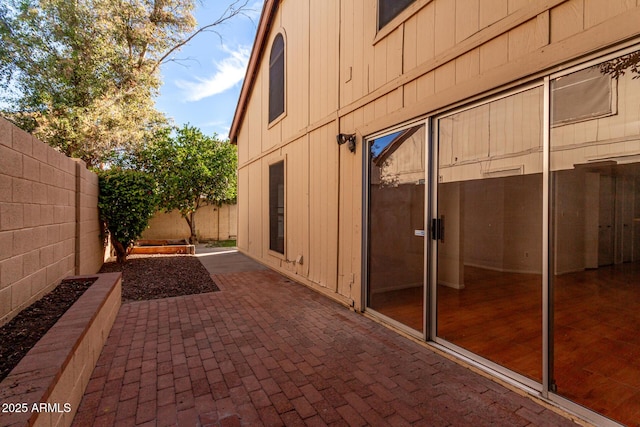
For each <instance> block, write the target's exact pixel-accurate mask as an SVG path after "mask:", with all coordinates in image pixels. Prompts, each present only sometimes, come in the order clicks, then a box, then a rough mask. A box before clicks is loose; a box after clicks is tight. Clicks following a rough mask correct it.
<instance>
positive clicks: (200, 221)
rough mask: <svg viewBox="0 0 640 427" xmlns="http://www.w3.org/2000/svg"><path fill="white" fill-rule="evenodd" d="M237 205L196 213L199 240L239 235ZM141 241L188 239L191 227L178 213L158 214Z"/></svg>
mask: <svg viewBox="0 0 640 427" xmlns="http://www.w3.org/2000/svg"><path fill="white" fill-rule="evenodd" d="M237 229H238V216H237V206H236V205H222V206H220V207H218V206H204V207H201V208H200V209H198V212H197V213H196V234H197V236H198V240H202V241H204V240H229V239H235V238H236V235H237V234H238V231H237ZM140 238H141V239H188V238H189V226H188V225H187V221H185V219H184V218H183V217H182V216H181V215H180V212H178V211H171V212H162V211H159V212H156V214H155V215H154V216H153V217H152V218H151V220H150V221H149V227H148V228H147V229H146V230H145V231H144V233H142V236H141V237H140Z"/></svg>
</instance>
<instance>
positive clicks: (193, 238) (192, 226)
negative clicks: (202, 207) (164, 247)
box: [185, 211, 198, 245]
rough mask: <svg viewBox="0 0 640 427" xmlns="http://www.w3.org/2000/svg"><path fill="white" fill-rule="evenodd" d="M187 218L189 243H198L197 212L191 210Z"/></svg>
mask: <svg viewBox="0 0 640 427" xmlns="http://www.w3.org/2000/svg"><path fill="white" fill-rule="evenodd" d="M185 219H186V220H187V224H189V231H190V235H189V243H191V244H192V245H196V244H198V236H197V235H196V213H195V211H194V212H191V213H189V215H188V216H186V217H185Z"/></svg>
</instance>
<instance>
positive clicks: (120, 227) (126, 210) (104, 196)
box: [98, 169, 157, 262]
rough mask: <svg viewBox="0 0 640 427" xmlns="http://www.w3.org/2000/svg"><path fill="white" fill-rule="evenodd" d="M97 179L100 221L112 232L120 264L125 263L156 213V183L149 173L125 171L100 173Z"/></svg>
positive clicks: (116, 170) (112, 240) (112, 241)
mask: <svg viewBox="0 0 640 427" xmlns="http://www.w3.org/2000/svg"><path fill="white" fill-rule="evenodd" d="M98 176H99V185H100V195H99V197H98V207H99V208H100V219H101V220H102V221H104V223H105V225H106V228H107V230H108V231H109V234H110V236H111V243H112V244H113V247H114V249H115V250H116V256H117V259H118V262H124V261H126V259H127V254H128V252H129V249H130V247H131V246H133V243H134V242H135V240H136V239H137V238H138V237H140V235H141V234H142V232H143V231H144V230H145V228H147V225H148V223H149V219H150V218H151V216H152V215H153V214H154V212H155V211H156V206H157V200H156V195H155V192H154V190H155V181H154V180H153V178H152V177H151V176H150V175H149V174H147V173H144V172H140V171H135V170H124V169H110V170H107V171H100V172H98Z"/></svg>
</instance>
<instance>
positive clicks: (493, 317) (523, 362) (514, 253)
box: [434, 86, 544, 383]
mask: <svg viewBox="0 0 640 427" xmlns="http://www.w3.org/2000/svg"><path fill="white" fill-rule="evenodd" d="M543 93H544V92H543V87H542V86H538V87H533V88H530V89H527V90H523V91H521V92H517V93H513V94H510V95H508V96H505V97H501V98H497V99H494V100H492V101H489V102H485V103H482V104H480V105H476V106H474V107H471V108H468V109H464V110H461V111H457V112H454V113H451V114H447V115H444V116H442V117H439V118H438V119H437V120H436V123H437V128H436V133H437V135H436V136H437V141H438V155H437V158H438V165H437V182H438V184H437V207H436V211H435V212H436V214H435V218H434V219H435V220H436V221H435V224H436V226H435V229H436V233H437V235H436V236H435V237H436V238H437V240H438V243H437V249H436V250H437V279H436V280H437V285H436V284H434V286H435V287H436V292H435V294H436V295H435V299H436V321H435V329H436V331H435V333H436V340H437V341H439V342H441V343H443V344H444V345H446V346H452V347H455V348H458V349H461V350H463V351H466V352H470V353H473V354H474V355H478V356H480V357H482V358H484V359H486V360H488V361H490V362H492V363H495V364H496V365H499V366H501V367H506V368H507V369H509V370H511V371H513V372H516V373H518V374H520V375H522V376H524V377H526V378H529V379H531V380H534V381H535V382H537V383H540V382H541V380H542V206H543V203H542V200H543V191H542V182H543V180H542V177H543V175H542V140H543V139H542V135H543V134H542V132H543Z"/></svg>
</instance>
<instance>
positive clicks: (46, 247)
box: [0, 118, 104, 324]
mask: <svg viewBox="0 0 640 427" xmlns="http://www.w3.org/2000/svg"><path fill="white" fill-rule="evenodd" d="M103 256H104V249H103V247H102V240H101V237H100V225H99V221H98V177H97V175H96V174H94V173H93V172H90V171H88V170H87V169H86V167H85V165H84V163H82V162H80V161H78V160H74V159H70V158H68V157H66V156H64V155H63V154H61V153H59V152H58V151H56V150H54V149H53V148H52V147H50V146H49V145H47V144H44V143H42V142H40V141H38V140H37V139H35V138H33V137H32V136H31V135H30V134H29V133H27V132H24V131H22V130H20V129H18V128H17V127H15V126H14V125H13V124H11V123H10V122H8V121H7V120H5V119H3V118H0V324H4V323H6V322H7V321H8V320H9V319H11V318H12V317H13V316H15V315H16V314H17V313H18V312H19V311H20V310H22V309H23V308H24V307H26V306H28V305H29V304H31V303H32V302H34V301H36V300H37V299H39V298H40V297H42V296H43V295H44V294H45V293H47V292H49V291H50V290H51V289H52V288H54V287H55V286H56V285H57V284H58V283H60V280H61V279H63V278H64V277H66V276H69V275H73V274H93V273H95V272H97V271H98V270H99V269H100V267H101V266H102V261H103Z"/></svg>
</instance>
